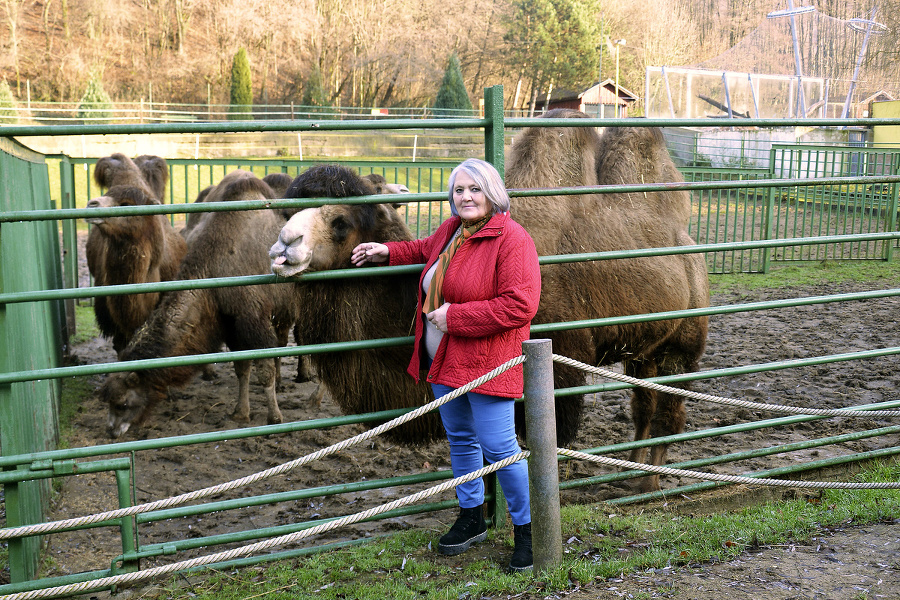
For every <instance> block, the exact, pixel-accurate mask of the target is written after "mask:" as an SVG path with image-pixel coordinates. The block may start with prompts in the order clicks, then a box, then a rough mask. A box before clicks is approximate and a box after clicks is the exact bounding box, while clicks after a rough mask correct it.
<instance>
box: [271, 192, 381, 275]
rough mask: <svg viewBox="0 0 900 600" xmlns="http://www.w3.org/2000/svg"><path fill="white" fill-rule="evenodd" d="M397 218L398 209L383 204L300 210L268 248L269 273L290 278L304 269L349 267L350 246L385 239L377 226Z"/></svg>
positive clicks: (351, 247)
mask: <svg viewBox="0 0 900 600" xmlns="http://www.w3.org/2000/svg"><path fill="white" fill-rule="evenodd" d="M397 221H399V215H397V211H396V210H394V209H393V208H392V207H389V206H386V205H383V204H374V205H373V204H362V205H326V206H320V207H318V208H307V209H306V210H301V211H300V212H298V213H297V214H295V215H294V216H293V217H291V218H290V219H289V220H288V222H287V223H286V224H285V226H284V227H283V228H282V229H281V233H279V234H278V241H276V242H275V244H273V245H272V248H271V249H270V250H269V258H270V259H272V272H273V273H275V274H276V275H279V276H281V277H293V276H295V275H299V274H300V273H303V272H304V271H324V270H327V269H345V268H348V267H349V266H350V254H351V252H352V250H353V248H355V247H356V246H357V245H358V244H360V243H362V242H365V241H372V240H374V239H384V238H382V237H381V236H380V235H379V233H380V232H379V225H385V224H388V225H393V224H395V223H396V222H397ZM382 229H383V228H382Z"/></svg>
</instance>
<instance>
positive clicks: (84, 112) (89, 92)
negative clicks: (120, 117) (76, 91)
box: [78, 71, 113, 122]
mask: <svg viewBox="0 0 900 600" xmlns="http://www.w3.org/2000/svg"><path fill="white" fill-rule="evenodd" d="M112 117H113V111H112V99H110V97H109V94H107V93H106V90H105V89H103V82H102V80H101V76H100V74H99V73H98V72H96V71H95V72H93V73H92V74H91V79H90V81H88V85H87V89H86V90H85V91H84V95H83V96H82V97H81V101H80V102H79V103H78V118H79V119H83V120H85V121H88V122H93V121H98V120H104V121H109V120H111V119H112Z"/></svg>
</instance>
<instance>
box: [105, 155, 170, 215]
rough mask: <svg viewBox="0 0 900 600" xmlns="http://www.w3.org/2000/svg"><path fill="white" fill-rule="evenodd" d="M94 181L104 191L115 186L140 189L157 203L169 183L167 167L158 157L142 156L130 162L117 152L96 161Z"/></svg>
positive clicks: (163, 160)
mask: <svg viewBox="0 0 900 600" xmlns="http://www.w3.org/2000/svg"><path fill="white" fill-rule="evenodd" d="M94 181H96V182H97V185H99V186H100V187H101V188H105V189H112V188H113V187H116V186H123V187H138V188H141V190H143V191H144V193H145V194H147V195H148V196H150V197H152V198H154V199H155V200H156V202H157V203H159V202H161V201H162V199H163V196H164V195H165V189H166V184H167V183H168V181H169V166H168V164H167V163H166V161H165V159H163V158H160V157H159V156H153V155H149V154H144V155H142V156H138V157H137V158H136V159H134V160H131V159H130V158H128V157H127V156H125V155H124V154H121V153H119V152H117V153H115V154H112V155H110V156H104V157H103V158H101V159H100V160H98V161H97V164H96V166H95V167H94Z"/></svg>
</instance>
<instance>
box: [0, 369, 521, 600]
mask: <svg viewBox="0 0 900 600" xmlns="http://www.w3.org/2000/svg"><path fill="white" fill-rule="evenodd" d="M476 387H477V386H476ZM529 454H530V453H529V452H520V453H518V454H515V455H513V456H510V457H508V458H504V459H503V460H500V461H497V462H495V463H493V464H491V465H488V466H487V467H484V468H482V469H479V470H477V471H474V472H472V473H468V474H466V475H463V476H462V477H457V478H455V479H451V480H449V481H445V482H443V483H441V484H438V485H436V486H433V487H430V488H428V489H427V490H422V491H421V492H417V493H415V494H413V495H412V496H407V497H405V498H400V499H398V500H394V501H393V502H389V503H387V504H382V505H381V506H376V507H375V508H370V509H368V510H365V511H363V512H359V513H355V514H352V515H347V516H346V517H342V518H340V519H336V520H334V521H329V522H328V523H322V524H321V525H316V526H315V527H311V528H309V529H304V530H303V531H297V532H294V533H289V534H287V535H282V536H279V537H275V538H271V539H268V540H263V541H261V542H257V543H255V544H250V545H247V546H242V547H240V548H234V549H232V550H225V551H223V552H218V553H216V554H210V555H207V556H200V557H197V558H193V559H190V560H185V561H181V562H177V563H172V564H170V565H164V566H161V567H154V568H152V569H146V570H143V571H135V572H133V573H123V574H121V575H113V576H111V577H103V578H101V579H96V580H94V581H82V582H81V583H73V584H69V585H64V586H59V587H55V588H45V589H42V590H32V591H28V592H18V593H15V594H9V595H6V596H0V600H30V599H32V598H46V597H48V596H57V595H64V594H65V595H70V594H77V593H81V592H87V591H91V590H96V589H100V588H105V587H109V586H113V585H119V584H126V583H135V582H137V581H143V580H145V579H150V578H154V577H158V576H160V575H167V574H169V573H175V572H177V571H186V570H187V569H192V568H194V567H199V566H202V565H208V564H211V563H217V562H225V561H228V560H233V559H235V558H240V557H242V556H247V555H249V554H253V553H255V552H260V551H262V550H268V549H269V548H273V547H275V546H283V545H285V544H290V543H292V542H297V541H299V540H302V539H304V538H307V537H310V536H313V535H317V534H320V533H324V532H326V531H330V530H332V529H336V528H338V527H343V526H345V525H351V524H353V523H358V522H359V521H363V520H365V519H368V518H369V517H373V516H375V515H379V514H381V513H384V512H387V511H389V510H393V509H395V508H400V507H402V506H406V505H408V504H413V503H415V502H418V501H419V500H422V499H423V498H427V497H429V496H433V495H435V494H437V493H440V492H443V491H444V490H447V489H450V488H452V487H456V486H457V485H459V484H461V483H465V482H467V481H472V480H473V479H478V478H479V477H483V476H484V475H487V474H488V473H493V472H494V471H497V470H499V469H502V468H503V467H506V466H508V465H511V464H513V463H515V462H518V461H520V460H523V459H525V458H527V457H528V456H529Z"/></svg>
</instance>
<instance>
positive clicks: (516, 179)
mask: <svg viewBox="0 0 900 600" xmlns="http://www.w3.org/2000/svg"><path fill="white" fill-rule="evenodd" d="M546 116H547V117H548V118H553V117H567V118H579V117H581V118H583V117H584V116H585V115H583V113H578V112H577V111H562V112H556V111H551V112H550V113H548V114H547V115H546ZM334 175H335V177H338V179H339V180H340V181H341V182H343V181H345V180H346V179H347V177H348V176H346V175H340V176H338V174H334ZM679 180H680V176H679V174H678V172H677V170H676V169H675V167H674V164H673V163H672V162H671V159H670V158H669V156H668V154H667V152H666V149H665V145H664V143H663V139H662V135H661V132H659V131H658V130H655V129H645V128H627V129H619V128H610V129H609V130H608V132H607V133H606V135H604V137H603V138H602V139H601V138H599V137H598V136H597V134H596V132H595V131H594V129H592V128H588V127H571V128H563V127H560V128H532V129H527V130H526V131H525V132H523V133H522V134H520V135H519V136H518V137H517V138H516V140H515V141H514V143H513V146H512V153H511V155H510V157H509V159H508V161H507V169H506V183H507V186H508V187H510V188H549V187H559V186H564V187H569V186H586V185H588V186H589V185H598V184H612V183H618V184H623V183H642V182H646V183H652V182H664V181H679ZM295 183H296V182H295ZM318 185H319V188H320V189H318V190H317V194H316V195H324V194H323V193H322V192H323V191H326V190H327V189H329V187H331V188H334V187H336V186H335V185H333V184H332V185H331V186H329V185H327V184H325V183H319V184H318ZM293 187H294V186H292V188H293ZM337 187H340V191H342V192H343V193H341V194H332V195H335V196H338V195H341V196H343V195H349V194H348V193H347V192H345V191H344V187H345V184H344V185H342V186H337ZM289 192H290V190H289ZM689 209H690V207H689V198H688V196H687V194H686V193H685V192H672V191H666V192H656V193H647V194H643V193H636V194H623V193H614V194H591V195H581V196H551V197H544V198H528V199H526V198H516V199H514V200H513V205H512V214H513V217H514V218H515V219H516V220H517V221H518V222H520V223H521V224H522V225H523V226H525V228H526V229H527V230H528V231H529V232H530V233H531V235H532V237H533V238H534V239H535V243H536V245H537V247H538V252H539V254H541V255H552V254H568V253H581V252H596V251H602V250H614V249H615V250H619V249H630V248H645V247H654V246H660V247H661V246H679V245H691V244H693V243H694V242H693V240H691V238H690V237H689V236H688V234H687V220H688V214H689ZM409 237H410V233H409V230H408V229H407V228H406V227H405V226H403V225H402V223H401V222H400V219H399V217H398V216H397V215H396V212H395V211H391V210H390V208H389V207H385V206H378V207H373V206H352V205H343V206H323V207H321V208H318V209H309V210H305V211H301V212H300V213H298V214H297V215H295V216H294V217H292V218H291V220H290V221H289V222H288V224H287V225H286V226H285V228H284V229H283V230H282V232H281V234H280V237H279V240H278V242H276V244H275V245H274V246H273V247H272V250H271V251H270V257H272V259H273V266H272V269H273V271H274V272H275V273H277V274H279V275H282V276H285V277H290V276H294V275H297V274H300V273H302V272H305V271H313V270H322V269H333V268H346V267H347V265H348V261H349V255H350V251H351V250H352V248H353V247H354V246H355V245H356V244H357V243H359V242H363V241H388V240H402V239H409ZM542 279H543V282H542V287H543V292H542V301H541V305H540V308H539V310H538V315H537V317H536V318H535V321H534V322H535V323H548V322H560V321H574V320H580V319H591V318H600V317H609V316H617V315H628V314H642V313H651V312H659V311H668V310H679V309H688V308H696V307H703V306H707V305H708V302H709V289H708V282H707V276H706V268H705V264H704V262H703V259H702V258H701V256H700V255H693V254H688V255H677V256H662V257H652V258H642V259H627V260H618V261H598V262H580V263H567V264H561V265H547V266H544V267H542ZM355 281H356V280H351V281H349V282H346V283H345V282H339V283H336V284H334V286H333V288H331V289H323V290H321V291H320V292H319V296H318V297H317V299H316V302H311V303H310V302H304V305H305V307H306V308H304V309H301V310H302V311H305V310H308V309H312V308H313V307H316V306H318V307H319V309H320V310H321V309H323V308H324V309H325V310H327V311H328V319H329V321H330V322H332V323H335V326H334V328H333V330H329V331H326V330H324V329H319V330H317V331H315V332H314V333H312V332H311V333H310V337H308V338H307V339H306V341H307V343H313V342H324V341H334V340H335V339H338V338H339V339H342V340H343V339H365V338H380V337H392V336H397V335H409V334H410V333H411V330H412V329H411V325H410V324H411V320H412V319H413V318H415V316H414V315H413V314H412V312H413V310H414V307H415V302H414V298H415V291H416V290H415V286H416V279H415V277H405V278H396V279H395V280H394V281H393V283H390V282H389V281H388V278H387V277H383V278H373V279H372V280H371V281H369V280H367V281H366V284H365V285H360V284H357V283H354V282H355ZM298 289H299V286H298ZM370 311H374V312H375V315H371V314H370ZM392 315H393V318H391V317H392ZM706 334H707V319H706V318H705V317H699V318H690V319H678V320H669V321H650V322H646V323H635V324H630V325H619V326H612V327H604V328H594V329H576V330H570V331H565V332H558V333H554V334H551V336H550V337H552V339H553V343H554V352H556V353H558V354H562V355H566V356H570V357H572V358H575V359H578V360H581V361H582V362H586V363H589V364H595V365H606V364H611V363H614V362H624V365H625V370H626V372H627V373H629V374H631V375H634V376H638V377H651V376H654V375H666V374H675V373H682V372H687V371H693V370H696V369H697V368H698V361H699V358H700V356H702V354H703V351H704V348H705V343H706ZM407 352H408V350H407ZM402 356H403V355H402V353H401V357H398V358H395V359H393V360H392V361H391V364H390V366H389V365H388V364H386V363H385V362H384V361H385V359H384V357H382V356H381V353H379V352H376V351H370V354H369V355H367V356H365V357H359V358H357V361H358V363H359V364H358V366H355V367H354V368H356V369H357V370H358V371H359V373H360V376H357V375H356V374H354V373H351V372H349V368H348V372H347V373H344V374H341V375H339V376H336V377H333V378H332V377H322V381H323V383H325V384H326V386H328V388H329V390H330V391H331V393H332V395H333V396H334V397H335V398H336V400H337V401H338V402H339V403H341V407H342V409H343V410H344V411H345V412H348V413H350V412H363V411H362V410H360V408H363V407H361V406H357V405H356V403H357V402H359V403H362V404H364V410H373V409H374V408H381V409H387V408H397V407H399V406H412V405H418V404H421V403H422V402H423V396H424V395H427V394H425V392H424V390H423V389H416V388H412V384H411V379H410V378H409V377H408V376H406V375H405V373H404V370H405V368H404V367H405V365H406V363H407V360H406V359H405V358H403V357H402ZM406 358H408V355H407V357H406ZM376 374H377V376H375V377H373V375H376ZM555 377H556V386H557V387H558V388H559V387H571V386H577V385H581V384H582V383H583V382H584V381H585V376H584V374H583V373H580V372H577V371H575V370H573V369H571V368H564V367H561V366H557V367H556V368H555ZM372 379H376V380H377V382H375V383H376V385H377V389H374V388H373V387H372V383H373V382H372V381H371V380H372ZM388 379H390V381H388ZM411 388H412V389H411ZM632 411H633V420H634V424H635V438H636V439H638V440H643V439H647V438H648V437H655V436H661V435H667V434H671V433H677V432H680V431H681V430H682V429H683V427H684V421H685V412H684V406H683V402H682V400H681V399H680V397H677V396H670V395H668V394H657V393H655V392H648V391H644V390H638V391H636V392H635V394H634V398H633V400H632ZM582 414H583V399H582V398H581V397H580V396H574V397H573V396H570V397H563V398H561V399H559V400H558V401H557V431H558V433H557V435H558V441H559V443H560V445H568V444H569V443H571V441H572V440H573V439H574V437H575V434H576V432H577V430H578V427H579V425H580V423H581V418H582ZM423 429H425V430H426V431H425V432H424V433H422V434H421V436H420V437H414V436H408V437H407V438H406V441H408V442H410V441H411V442H418V441H424V440H426V439H434V438H435V437H437V435H438V434H436V433H435V432H434V431H428V430H427V428H423ZM520 431H521V430H520ZM429 434H430V435H429ZM398 437H400V439H402V436H398ZM645 454H646V453H645V452H641V451H639V450H638V451H635V452H633V453H632V459H636V460H642V459H643V458H644V457H645ZM665 456H666V447H665V446H655V447H654V449H653V450H652V451H651V455H650V462H651V463H653V464H663V463H664V461H665ZM642 485H643V486H644V487H645V488H647V489H657V488H658V486H659V482H658V477H655V476H651V477H648V478H646V479H645V481H644V482H643V484H642Z"/></svg>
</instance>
